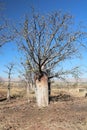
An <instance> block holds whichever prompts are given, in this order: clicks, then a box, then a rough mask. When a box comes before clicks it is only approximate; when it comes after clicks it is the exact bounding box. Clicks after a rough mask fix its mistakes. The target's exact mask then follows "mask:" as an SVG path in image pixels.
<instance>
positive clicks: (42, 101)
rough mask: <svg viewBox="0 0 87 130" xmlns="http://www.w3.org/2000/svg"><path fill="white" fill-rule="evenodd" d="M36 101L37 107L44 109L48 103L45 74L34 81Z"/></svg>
mask: <svg viewBox="0 0 87 130" xmlns="http://www.w3.org/2000/svg"><path fill="white" fill-rule="evenodd" d="M36 100H37V105H38V106H39V107H46V106H48V103H49V94H48V77H47V75H46V74H43V76H42V77H41V78H40V80H39V79H36Z"/></svg>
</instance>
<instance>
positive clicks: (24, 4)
mask: <svg viewBox="0 0 87 130" xmlns="http://www.w3.org/2000/svg"><path fill="white" fill-rule="evenodd" d="M0 2H4V10H3V11H2V13H3V14H4V15H5V16H6V17H7V18H9V19H10V20H15V21H16V20H17V21H19V20H20V18H22V17H23V16H24V14H25V13H29V15H30V13H31V6H34V8H35V9H36V11H39V12H40V13H49V12H52V11H55V10H62V11H63V12H69V13H70V14H72V15H73V16H74V17H75V22H76V23H78V22H80V21H83V23H84V24H85V25H87V1H86V0H0ZM19 57H20V55H19V53H18V52H17V48H16V46H15V45H14V43H8V44H6V45H4V46H3V47H2V48H0V76H1V77H6V74H5V73H4V70H6V68H5V66H4V65H7V64H8V63H9V62H14V63H16V64H17V63H18V60H19ZM68 64H69V66H71V65H79V66H81V69H83V70H85V71H86V72H84V74H83V77H84V78H87V52H83V58H82V59H81V60H73V63H68ZM65 67H67V65H66V66H65ZM14 75H15V76H16V74H14Z"/></svg>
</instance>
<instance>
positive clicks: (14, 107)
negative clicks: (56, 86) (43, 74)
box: [0, 94, 87, 130]
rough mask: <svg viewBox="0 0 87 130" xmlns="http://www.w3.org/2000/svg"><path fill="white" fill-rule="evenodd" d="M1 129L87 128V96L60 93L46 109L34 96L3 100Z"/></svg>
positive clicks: (73, 129)
mask: <svg viewBox="0 0 87 130" xmlns="http://www.w3.org/2000/svg"><path fill="white" fill-rule="evenodd" d="M0 130H87V98H85V97H80V98H74V97H73V98H72V97H70V96H69V95H68V96H66V95H61V94H60V95H58V96H55V97H51V102H50V104H49V106H48V107H46V108H43V109H40V108H38V107H37V105H36V102H35V101H34V100H32V101H31V102H29V103H28V102H27V101H26V99H20V98H18V99H14V98H13V99H11V101H9V102H8V101H6V100H1V101H0Z"/></svg>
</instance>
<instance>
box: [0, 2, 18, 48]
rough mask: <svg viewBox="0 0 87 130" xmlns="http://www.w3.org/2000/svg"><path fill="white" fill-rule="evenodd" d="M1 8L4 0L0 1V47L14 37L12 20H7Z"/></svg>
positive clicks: (3, 6) (3, 8) (3, 7)
mask: <svg viewBox="0 0 87 130" xmlns="http://www.w3.org/2000/svg"><path fill="white" fill-rule="evenodd" d="M3 10H5V4H4V2H0V47H1V46H3V45H4V44H5V43H7V42H11V41H13V39H14V38H15V37H16V33H15V32H14V29H13V25H12V21H10V20H8V19H7V18H6V16H4V15H3Z"/></svg>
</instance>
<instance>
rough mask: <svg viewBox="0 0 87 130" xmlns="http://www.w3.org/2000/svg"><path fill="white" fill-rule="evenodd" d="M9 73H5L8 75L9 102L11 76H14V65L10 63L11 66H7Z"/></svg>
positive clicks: (8, 97)
mask: <svg viewBox="0 0 87 130" xmlns="http://www.w3.org/2000/svg"><path fill="white" fill-rule="evenodd" d="M6 68H7V71H5V73H7V74H8V86H7V100H8V101H9V100H10V89H11V76H12V71H13V68H14V64H13V63H10V64H9V65H6Z"/></svg>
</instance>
